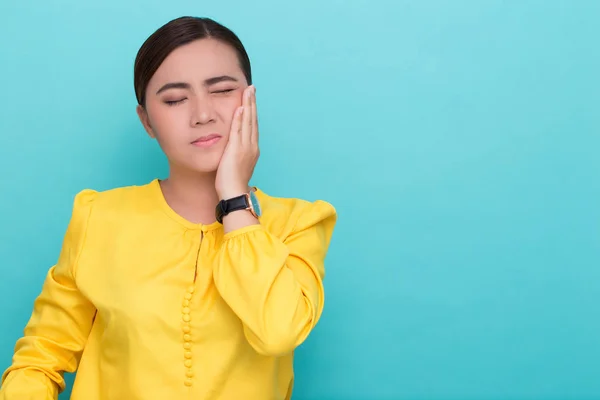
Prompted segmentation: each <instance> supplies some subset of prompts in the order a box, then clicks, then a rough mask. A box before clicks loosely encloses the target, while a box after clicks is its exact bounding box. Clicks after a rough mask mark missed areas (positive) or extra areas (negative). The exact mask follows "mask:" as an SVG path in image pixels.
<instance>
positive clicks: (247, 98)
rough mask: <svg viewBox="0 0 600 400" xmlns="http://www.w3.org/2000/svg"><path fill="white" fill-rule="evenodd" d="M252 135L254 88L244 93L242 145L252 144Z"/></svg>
mask: <svg viewBox="0 0 600 400" xmlns="http://www.w3.org/2000/svg"><path fill="white" fill-rule="evenodd" d="M251 134H252V86H249V87H248V88H246V91H245V92H244V116H243V120H242V133H241V136H240V139H241V142H242V144H248V143H250V135H251Z"/></svg>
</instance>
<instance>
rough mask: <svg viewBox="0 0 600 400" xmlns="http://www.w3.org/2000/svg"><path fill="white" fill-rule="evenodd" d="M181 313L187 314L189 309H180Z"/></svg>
mask: <svg viewBox="0 0 600 400" xmlns="http://www.w3.org/2000/svg"><path fill="white" fill-rule="evenodd" d="M181 312H182V313H184V314H189V313H190V308H189V307H183V308H182V309H181Z"/></svg>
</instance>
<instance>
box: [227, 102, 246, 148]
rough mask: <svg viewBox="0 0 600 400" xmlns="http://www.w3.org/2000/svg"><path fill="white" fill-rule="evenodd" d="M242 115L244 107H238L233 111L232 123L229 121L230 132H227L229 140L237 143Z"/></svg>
mask: <svg viewBox="0 0 600 400" xmlns="http://www.w3.org/2000/svg"><path fill="white" fill-rule="evenodd" d="M243 114H244V107H243V106H240V107H238V108H237V109H236V110H235V113H234V115H233V121H231V131H230V132H229V140H230V141H231V140H234V141H236V140H237V141H239V138H240V132H241V130H242V115H243Z"/></svg>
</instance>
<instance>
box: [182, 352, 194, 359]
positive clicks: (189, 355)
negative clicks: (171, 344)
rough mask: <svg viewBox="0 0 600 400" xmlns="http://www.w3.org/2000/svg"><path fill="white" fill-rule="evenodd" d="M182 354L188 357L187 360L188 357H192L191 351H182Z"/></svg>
mask: <svg viewBox="0 0 600 400" xmlns="http://www.w3.org/2000/svg"><path fill="white" fill-rule="evenodd" d="M183 356H184V357H185V358H186V359H188V360H189V359H190V358H192V352H191V351H186V352H185V353H184V355H183Z"/></svg>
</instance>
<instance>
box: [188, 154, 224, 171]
mask: <svg viewBox="0 0 600 400" xmlns="http://www.w3.org/2000/svg"><path fill="white" fill-rule="evenodd" d="M221 156H222V154H205V155H202V157H196V158H194V159H193V160H190V161H189V162H187V163H186V166H187V167H188V168H189V169H190V170H192V171H194V172H198V173H204V174H206V173H212V172H217V169H218V168H219V162H220V161H221Z"/></svg>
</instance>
